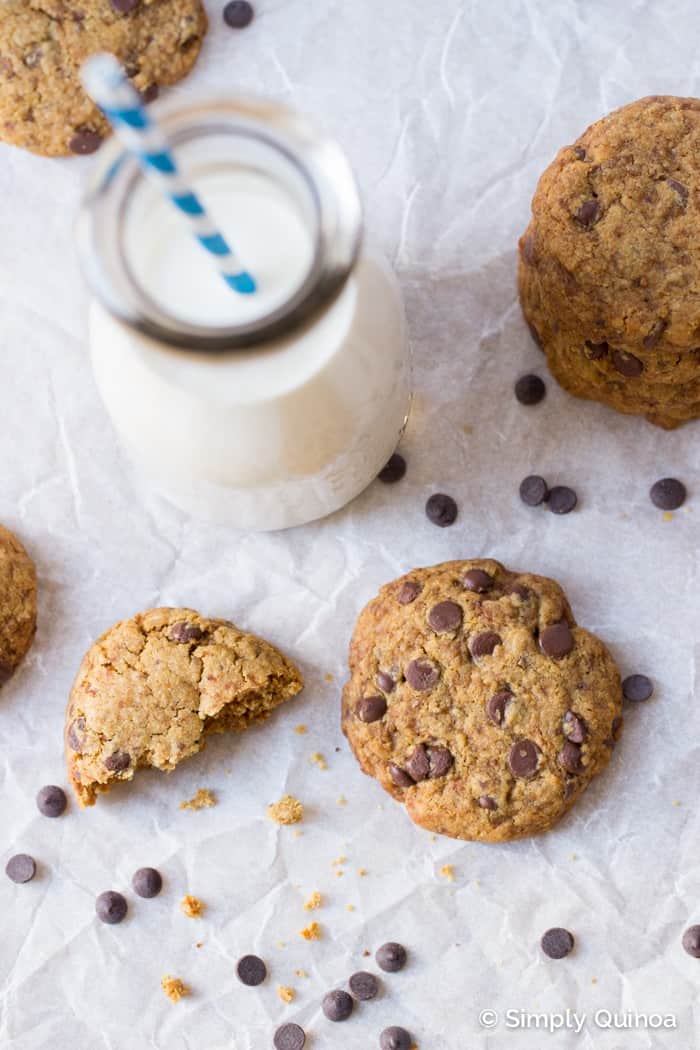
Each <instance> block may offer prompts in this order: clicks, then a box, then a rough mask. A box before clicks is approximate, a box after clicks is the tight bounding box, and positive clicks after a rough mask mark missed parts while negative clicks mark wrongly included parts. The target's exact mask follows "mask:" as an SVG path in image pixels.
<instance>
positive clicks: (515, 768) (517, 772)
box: [508, 740, 540, 777]
mask: <svg viewBox="0 0 700 1050" xmlns="http://www.w3.org/2000/svg"><path fill="white" fill-rule="evenodd" d="M539 758H540V749H539V748H538V746H537V744H535V743H533V741H532V740H519V741H518V743H517V744H513V746H512V747H511V749H510V754H509V755H508V765H509V766H510V771H511V773H512V774H513V776H514V777H534V775H535V773H536V772H537V766H538V764H539Z"/></svg>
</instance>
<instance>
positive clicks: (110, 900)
mask: <svg viewBox="0 0 700 1050" xmlns="http://www.w3.org/2000/svg"><path fill="white" fill-rule="evenodd" d="M127 910H128V906H127V903H126V899H125V898H124V897H122V895H121V893H117V892H116V890H105V892H104V893H101V894H100V895H99V897H98V898H97V900H96V901H95V911H96V913H97V918H98V919H99V920H100V922H106V923H107V925H108V926H116V924H117V923H118V922H121V921H122V919H123V918H124V917H125V916H126V913H127Z"/></svg>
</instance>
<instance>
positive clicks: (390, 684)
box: [377, 671, 396, 693]
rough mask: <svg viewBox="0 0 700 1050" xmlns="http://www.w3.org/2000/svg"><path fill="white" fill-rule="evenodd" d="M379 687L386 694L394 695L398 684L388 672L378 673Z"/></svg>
mask: <svg viewBox="0 0 700 1050" xmlns="http://www.w3.org/2000/svg"><path fill="white" fill-rule="evenodd" d="M377 685H378V686H379V688H380V689H381V690H382V692H384V693H393V692H394V689H396V682H395V681H394V679H393V678H392V677H391V675H390V674H388V673H387V672H386V671H377Z"/></svg>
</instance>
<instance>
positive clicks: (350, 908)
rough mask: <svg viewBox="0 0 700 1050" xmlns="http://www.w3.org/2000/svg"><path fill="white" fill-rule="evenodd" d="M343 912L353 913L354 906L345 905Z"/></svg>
mask: <svg viewBox="0 0 700 1050" xmlns="http://www.w3.org/2000/svg"><path fill="white" fill-rule="evenodd" d="M345 910H346V911H354V910H355V905H354V904H346V905H345Z"/></svg>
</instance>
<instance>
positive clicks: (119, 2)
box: [110, 0, 141, 15]
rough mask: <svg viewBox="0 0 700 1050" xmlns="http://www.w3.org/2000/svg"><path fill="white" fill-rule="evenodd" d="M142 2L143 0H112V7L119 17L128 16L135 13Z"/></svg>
mask: <svg viewBox="0 0 700 1050" xmlns="http://www.w3.org/2000/svg"><path fill="white" fill-rule="evenodd" d="M140 2H141V0H110V3H111V5H112V7H113V8H114V10H115V11H116V12H117V14H119V15H128V14H129V13H130V12H131V11H135V10H136V8H137V7H138V6H139V3H140Z"/></svg>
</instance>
